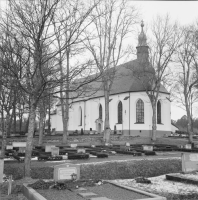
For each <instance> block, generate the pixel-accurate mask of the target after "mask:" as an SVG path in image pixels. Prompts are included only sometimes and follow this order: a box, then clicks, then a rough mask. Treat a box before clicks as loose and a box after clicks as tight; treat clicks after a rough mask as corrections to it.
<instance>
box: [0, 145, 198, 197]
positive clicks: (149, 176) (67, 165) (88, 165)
mask: <svg viewBox="0 0 198 200" xmlns="http://www.w3.org/2000/svg"><path fill="white" fill-rule="evenodd" d="M13 144H14V145H13ZM13 144H9V146H8V147H7V149H6V158H5V159H4V170H3V169H2V167H1V168H0V169H1V172H0V178H1V179H3V180H4V183H3V184H2V186H1V190H2V191H4V193H7V190H8V181H7V182H5V181H6V180H8V179H9V177H10V176H11V175H12V179H13V180H14V183H15V182H16V183H17V182H20V183H21V182H23V184H16V185H14V184H13V188H12V190H11V194H10V195H14V194H16V191H23V194H24V195H25V196H26V198H27V199H28V200H29V199H30V200H32V198H33V197H32V196H34V194H36V196H37V195H38V196H39V195H40V196H41V198H40V199H42V198H44V199H46V200H56V199H58V200H62V199H61V198H63V199H64V200H65V199H68V200H69V199H82V200H84V199H93V200H102V199H106V200H110V199H111V200H119V199H126V200H130V199H131V197H133V199H153V200H157V199H162V200H165V199H167V200H169V199H170V200H172V199H178V197H179V199H190V198H191V199H193V198H195V199H196V198H198V191H197V189H196V187H195V186H196V185H197V183H198V175H197V170H198V169H197V168H198V148H197V146H196V144H194V145H190V144H182V145H181V144H179V145H166V144H157V143H156V144H132V143H129V142H123V143H122V144H120V145H118V144H103V145H102V144H100V145H82V144H78V143H71V144H70V145H60V144H57V145H56V144H46V145H43V146H34V148H33V151H32V163H31V166H32V167H31V169H32V170H31V180H30V181H29V183H27V182H26V181H24V180H23V168H24V160H23V159H24V154H25V153H24V152H23V148H24V143H21V142H20V143H16V142H14V143H13ZM171 154H172V155H177V156H176V157H169V155H171ZM160 155H167V156H164V157H163V156H160ZM0 164H1V163H0ZM0 166H1V165H0ZM3 174H4V175H3ZM3 176H4V178H2V177H3ZM6 184H7V186H5V185H6ZM171 184H172V185H173V186H169V187H170V188H174V186H175V187H178V188H180V187H181V189H180V192H178V193H175V192H173V191H168V190H167V191H166V189H167V187H168V185H171ZM177 184H179V186H176V185H177ZM189 184H190V185H189ZM19 185H20V186H19ZM184 185H185V186H184ZM194 185H195V186H194ZM3 186H4V187H3ZM165 186H166V187H165ZM182 187H183V188H185V187H187V188H189V191H188V192H187V193H185V192H184V193H182ZM16 188H17V189H16ZM186 190H188V189H186ZM116 191H117V192H116ZM163 191H164V192H163ZM31 192H32V193H33V194H30V193H31ZM189 193H191V195H189ZM10 195H8V197H9V196H10ZM120 195H123V197H122V198H121V196H120ZM192 197H193V198H192ZM35 198H36V197H34V198H33V199H35Z"/></svg>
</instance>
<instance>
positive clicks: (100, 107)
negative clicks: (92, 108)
mask: <svg viewBox="0 0 198 200" xmlns="http://www.w3.org/2000/svg"><path fill="white" fill-rule="evenodd" d="M99 119H102V105H101V104H100V106H99Z"/></svg>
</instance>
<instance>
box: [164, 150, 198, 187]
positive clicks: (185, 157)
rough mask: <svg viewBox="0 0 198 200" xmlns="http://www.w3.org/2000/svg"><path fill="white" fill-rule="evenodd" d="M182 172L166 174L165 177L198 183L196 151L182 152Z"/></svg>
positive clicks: (171, 179) (197, 157) (197, 154)
mask: <svg viewBox="0 0 198 200" xmlns="http://www.w3.org/2000/svg"><path fill="white" fill-rule="evenodd" d="M181 158H182V173H174V174H167V175H166V179H167V180H170V181H177V182H183V183H190V184H196V185H198V153H182V156H181Z"/></svg>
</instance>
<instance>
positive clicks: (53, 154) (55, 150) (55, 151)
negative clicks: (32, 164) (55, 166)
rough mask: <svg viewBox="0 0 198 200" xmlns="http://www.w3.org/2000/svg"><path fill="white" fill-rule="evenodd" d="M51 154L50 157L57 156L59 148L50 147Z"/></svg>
mask: <svg viewBox="0 0 198 200" xmlns="http://www.w3.org/2000/svg"><path fill="white" fill-rule="evenodd" d="M51 154H52V156H59V148H58V147H51Z"/></svg>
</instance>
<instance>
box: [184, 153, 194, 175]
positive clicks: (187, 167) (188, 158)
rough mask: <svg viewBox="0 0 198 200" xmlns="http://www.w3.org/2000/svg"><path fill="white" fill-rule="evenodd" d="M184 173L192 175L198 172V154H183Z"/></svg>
mask: <svg viewBox="0 0 198 200" xmlns="http://www.w3.org/2000/svg"><path fill="white" fill-rule="evenodd" d="M181 158H182V172H183V173H190V172H195V171H197V170H198V153H182V155H181Z"/></svg>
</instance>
